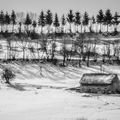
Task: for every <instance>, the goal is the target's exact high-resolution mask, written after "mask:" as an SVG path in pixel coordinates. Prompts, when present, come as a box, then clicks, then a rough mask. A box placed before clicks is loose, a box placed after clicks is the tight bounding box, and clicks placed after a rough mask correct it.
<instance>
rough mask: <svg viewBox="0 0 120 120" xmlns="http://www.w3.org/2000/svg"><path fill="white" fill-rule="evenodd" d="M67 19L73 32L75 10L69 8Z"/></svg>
mask: <svg viewBox="0 0 120 120" xmlns="http://www.w3.org/2000/svg"><path fill="white" fill-rule="evenodd" d="M67 21H68V23H69V24H70V33H72V26H71V25H72V23H73V22H74V15H73V11H72V10H69V13H68V15H67Z"/></svg>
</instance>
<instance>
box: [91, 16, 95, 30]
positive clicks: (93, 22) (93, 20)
mask: <svg viewBox="0 0 120 120" xmlns="http://www.w3.org/2000/svg"><path fill="white" fill-rule="evenodd" d="M95 23H96V20H95V17H94V16H92V18H91V25H90V32H94V28H93V25H94V24H95Z"/></svg>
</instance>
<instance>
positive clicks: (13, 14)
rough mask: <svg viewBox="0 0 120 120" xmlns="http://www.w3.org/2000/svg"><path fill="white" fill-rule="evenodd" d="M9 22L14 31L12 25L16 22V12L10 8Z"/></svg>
mask: <svg viewBox="0 0 120 120" xmlns="http://www.w3.org/2000/svg"><path fill="white" fill-rule="evenodd" d="M11 23H12V25H13V29H12V32H14V25H15V24H16V14H15V11H14V10H12V13H11Z"/></svg>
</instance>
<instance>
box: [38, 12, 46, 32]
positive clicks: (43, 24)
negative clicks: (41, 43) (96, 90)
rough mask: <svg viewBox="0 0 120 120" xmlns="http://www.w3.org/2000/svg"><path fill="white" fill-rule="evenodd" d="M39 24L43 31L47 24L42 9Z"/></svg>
mask: <svg viewBox="0 0 120 120" xmlns="http://www.w3.org/2000/svg"><path fill="white" fill-rule="evenodd" d="M38 25H39V26H41V33H42V32H43V27H44V26H45V15H44V12H43V11H41V13H40V15H39V18H38Z"/></svg>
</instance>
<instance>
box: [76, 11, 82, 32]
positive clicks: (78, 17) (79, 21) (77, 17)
mask: <svg viewBox="0 0 120 120" xmlns="http://www.w3.org/2000/svg"><path fill="white" fill-rule="evenodd" d="M80 24H81V16H80V13H79V12H76V13H75V25H76V26H77V32H78V26H79V25H80Z"/></svg>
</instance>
